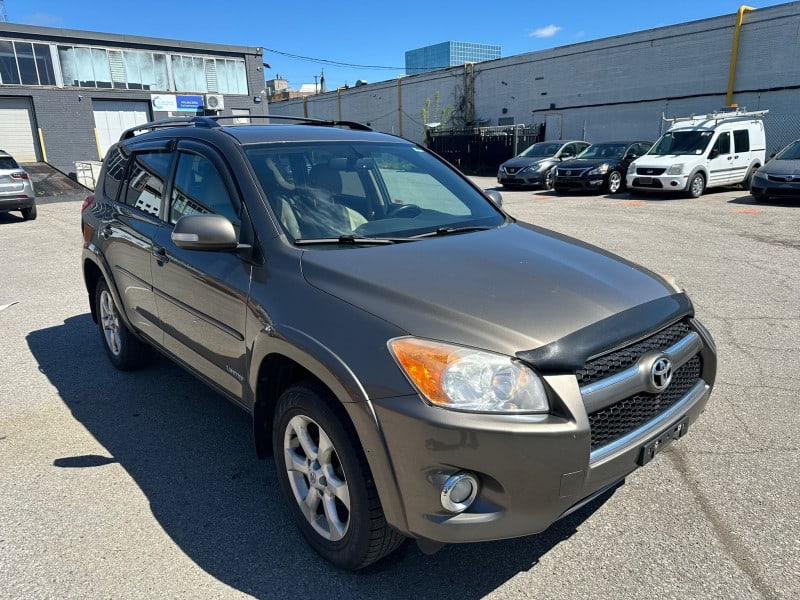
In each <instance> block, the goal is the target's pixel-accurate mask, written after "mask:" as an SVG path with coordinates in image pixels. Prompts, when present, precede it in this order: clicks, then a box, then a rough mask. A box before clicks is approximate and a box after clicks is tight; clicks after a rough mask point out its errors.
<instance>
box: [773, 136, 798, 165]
mask: <svg viewBox="0 0 800 600" xmlns="http://www.w3.org/2000/svg"><path fill="white" fill-rule="evenodd" d="M775 158H776V159H777V160H800V140H796V141H794V142H792V143H791V144H789V145H788V146H786V148H784V149H783V150H781V151H780V152H778V153H777V154H776V155H775Z"/></svg>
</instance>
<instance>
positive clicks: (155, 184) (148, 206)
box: [124, 152, 171, 217]
mask: <svg viewBox="0 0 800 600" xmlns="http://www.w3.org/2000/svg"><path fill="white" fill-rule="evenodd" d="M170 156H171V155H170V154H169V153H168V152H141V153H137V154H134V155H133V159H132V160H133V166H132V167H131V172H130V176H129V177H128V185H127V187H126V188H125V198H124V202H125V204H127V205H129V206H132V207H134V208H138V209H139V210H142V211H144V212H146V213H149V214H151V215H155V216H156V217H157V216H159V215H160V214H161V202H162V200H163V196H164V180H165V179H166V175H167V169H168V168H169V160H170Z"/></svg>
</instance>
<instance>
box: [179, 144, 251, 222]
mask: <svg viewBox="0 0 800 600" xmlns="http://www.w3.org/2000/svg"><path fill="white" fill-rule="evenodd" d="M197 213H216V214H218V215H223V216H224V217H227V218H228V219H230V221H231V223H233V226H234V227H235V228H236V229H237V230H238V228H239V225H240V221H241V219H240V218H239V210H238V208H237V206H236V205H235V204H234V202H233V200H232V199H231V196H230V194H229V193H228V190H227V188H226V187H225V182H224V181H223V179H222V176H221V175H220V173H219V171H218V170H217V168H216V167H215V166H214V165H213V164H212V163H211V161H210V160H208V159H207V158H206V157H204V156H200V155H198V154H188V153H185V152H182V153H180V154H179V155H178V167H177V169H176V171H175V185H173V186H172V197H171V198H170V210H169V220H170V223H177V222H178V219H180V218H181V217H182V216H184V215H191V214H197Z"/></svg>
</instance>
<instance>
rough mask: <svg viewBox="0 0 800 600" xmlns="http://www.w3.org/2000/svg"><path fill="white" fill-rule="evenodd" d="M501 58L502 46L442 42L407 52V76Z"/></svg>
mask: <svg viewBox="0 0 800 600" xmlns="http://www.w3.org/2000/svg"><path fill="white" fill-rule="evenodd" d="M495 58H500V46H495V45H492V44H475V43H472V42H442V43H441V44H434V45H433V46H425V47H424V48H417V49H416V50H408V51H407V52H406V75H416V74H417V73H425V72H427V71H435V70H436V69H444V68H446V67H455V66H458V65H463V64H464V63H466V62H481V61H484V60H493V59H495Z"/></svg>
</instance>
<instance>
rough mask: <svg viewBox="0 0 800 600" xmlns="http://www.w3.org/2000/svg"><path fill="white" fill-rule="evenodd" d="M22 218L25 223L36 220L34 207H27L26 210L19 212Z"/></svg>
mask: <svg viewBox="0 0 800 600" xmlns="http://www.w3.org/2000/svg"><path fill="white" fill-rule="evenodd" d="M20 212H21V213H22V218H23V219H25V220H26V221H33V220H35V219H36V205H35V204H34V205H33V206H29V207H28V208H23V209H22V210H21V211H20Z"/></svg>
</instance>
